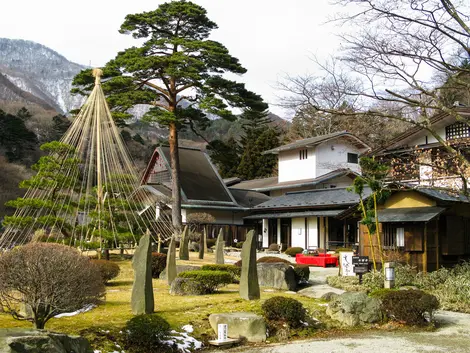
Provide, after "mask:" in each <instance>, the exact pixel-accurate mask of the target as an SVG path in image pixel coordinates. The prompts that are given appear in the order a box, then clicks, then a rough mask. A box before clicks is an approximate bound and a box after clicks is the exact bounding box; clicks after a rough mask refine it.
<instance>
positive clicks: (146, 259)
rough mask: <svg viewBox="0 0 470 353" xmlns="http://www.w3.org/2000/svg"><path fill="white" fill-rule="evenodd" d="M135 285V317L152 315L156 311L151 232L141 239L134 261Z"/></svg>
mask: <svg viewBox="0 0 470 353" xmlns="http://www.w3.org/2000/svg"><path fill="white" fill-rule="evenodd" d="M132 268H133V269H134V284H133V286H132V297H131V308H132V313H134V314H135V315H140V314H151V313H153V309H154V299H153V287H152V242H151V241H150V232H149V231H148V230H147V232H146V233H145V235H144V236H143V237H142V238H140V241H139V246H138V247H137V249H136V250H135V253H134V258H133V259H132Z"/></svg>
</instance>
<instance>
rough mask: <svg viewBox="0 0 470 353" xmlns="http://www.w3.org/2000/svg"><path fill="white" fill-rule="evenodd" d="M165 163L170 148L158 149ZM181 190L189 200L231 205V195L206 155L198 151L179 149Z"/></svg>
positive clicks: (168, 158) (168, 156)
mask: <svg viewBox="0 0 470 353" xmlns="http://www.w3.org/2000/svg"><path fill="white" fill-rule="evenodd" d="M160 148H161V151H162V152H163V154H164V155H165V158H166V160H167V161H170V148H169V147H166V146H163V147H160ZM179 158H180V180H181V189H182V191H183V193H184V195H185V196H186V198H187V199H188V201H189V200H203V201H212V202H230V203H233V200H232V198H231V195H230V194H229V191H228V189H227V187H226V186H225V184H224V183H223V182H222V179H221V178H220V176H219V174H218V173H217V171H216V170H215V169H214V167H213V165H212V163H210V161H209V159H208V157H207V155H206V154H205V153H203V152H202V151H200V150H195V149H189V148H179Z"/></svg>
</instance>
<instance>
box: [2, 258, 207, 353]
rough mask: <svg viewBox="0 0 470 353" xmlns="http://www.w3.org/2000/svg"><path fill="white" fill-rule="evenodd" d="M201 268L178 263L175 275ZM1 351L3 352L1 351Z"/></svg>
mask: <svg viewBox="0 0 470 353" xmlns="http://www.w3.org/2000/svg"><path fill="white" fill-rule="evenodd" d="M200 269H201V266H194V265H176V273H175V277H176V276H177V275H178V274H179V273H181V272H185V271H195V270H200ZM159 278H160V279H166V269H165V270H163V271H162V273H160V276H159ZM0 353H1V352H0Z"/></svg>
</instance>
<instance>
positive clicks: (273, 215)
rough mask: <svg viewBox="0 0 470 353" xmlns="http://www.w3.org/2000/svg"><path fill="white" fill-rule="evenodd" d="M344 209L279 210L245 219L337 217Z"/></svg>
mask: <svg viewBox="0 0 470 353" xmlns="http://www.w3.org/2000/svg"><path fill="white" fill-rule="evenodd" d="M342 211H343V210H342V209H341V210H316V211H315V210H312V211H305V212H278V213H260V214H254V215H251V216H248V217H244V219H265V218H267V219H270V218H295V217H310V216H317V217H319V216H321V217H335V216H337V215H338V214H340V213H341V212H342Z"/></svg>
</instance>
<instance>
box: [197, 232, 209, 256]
mask: <svg viewBox="0 0 470 353" xmlns="http://www.w3.org/2000/svg"><path fill="white" fill-rule="evenodd" d="M205 252H207V233H206V228H205V227H204V231H203V233H202V234H201V239H199V259H201V260H202V259H204V253H205Z"/></svg>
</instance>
